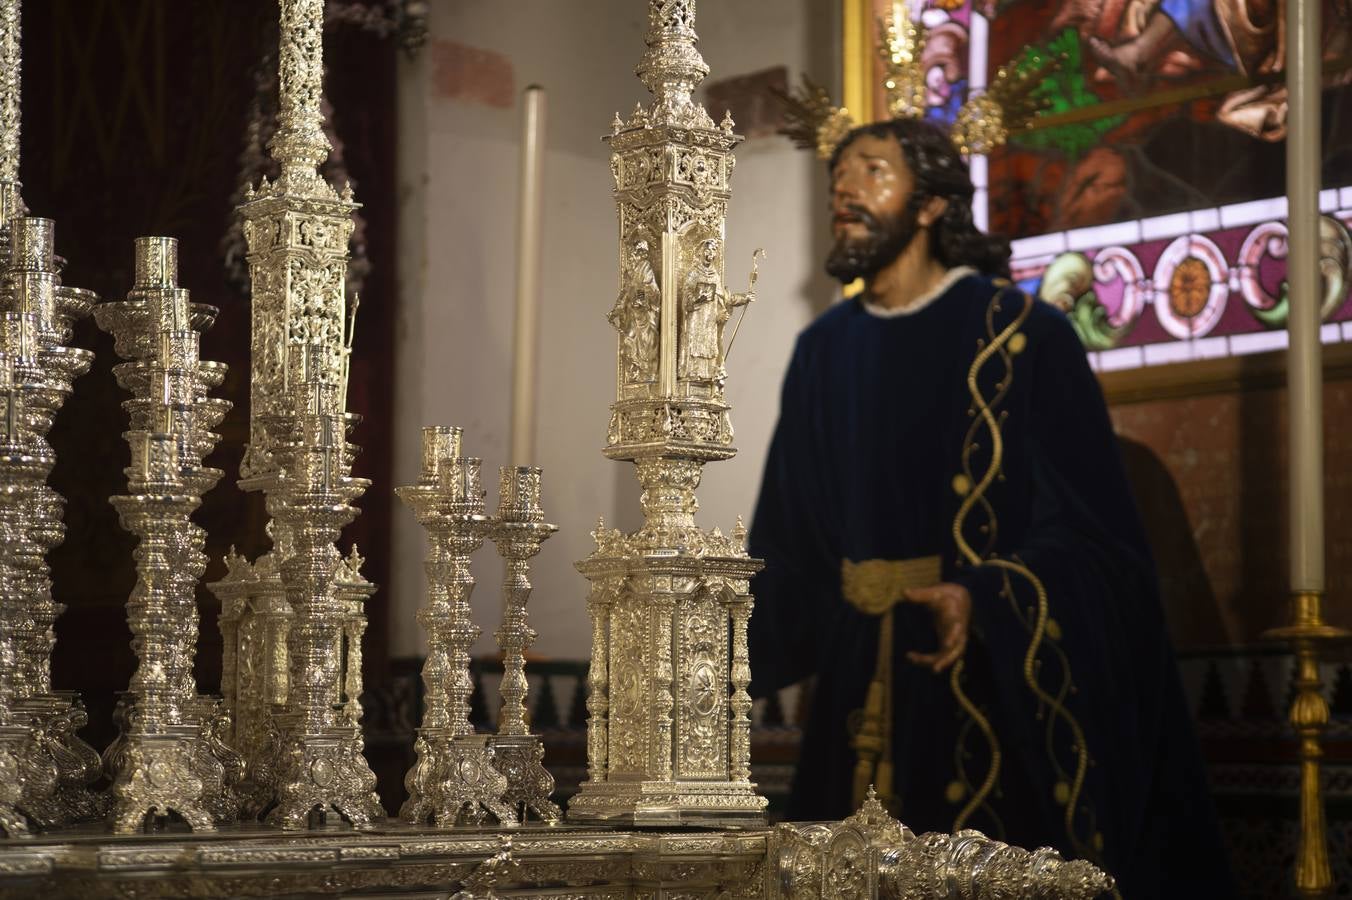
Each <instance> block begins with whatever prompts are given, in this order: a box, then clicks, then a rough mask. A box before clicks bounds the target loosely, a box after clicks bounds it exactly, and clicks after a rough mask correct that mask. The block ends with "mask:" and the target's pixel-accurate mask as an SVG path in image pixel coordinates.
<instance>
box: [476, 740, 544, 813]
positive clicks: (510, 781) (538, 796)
mask: <svg viewBox="0 0 1352 900" xmlns="http://www.w3.org/2000/svg"><path fill="white" fill-rule="evenodd" d="M488 745H489V747H491V748H492V750H493V767H494V768H495V769H497V770H498V771H499V772H501V773H502V775H503V777H504V778H506V779H507V790H506V791H504V792H503V794H502V799H503V801H504V802H505V803H506V804H507V805H508V806H509V807H510V808H511V809H513V810H514V811H515V812H516V815H517V818H518V819H519V820H521V821H522V822H525V821H527V820H528V819H529V817H530V816H531V815H532V814H533V815H535V816H536V817H538V818H539V819H540V821H542V822H546V823H548V824H550V825H557V824H558V823H559V822H560V821H561V820H562V819H563V811H562V810H560V809H559V807H558V805H557V804H555V803H554V802H553V801H552V800H550V799H549V796H550V794H553V793H554V776H553V775H550V774H549V771H548V770H547V769H545V766H544V758H545V747H544V744H543V743H541V741H540V737H539V736H538V735H534V734H523V735H502V734H500V735H494V736H493V737H491V738H489V739H488Z"/></svg>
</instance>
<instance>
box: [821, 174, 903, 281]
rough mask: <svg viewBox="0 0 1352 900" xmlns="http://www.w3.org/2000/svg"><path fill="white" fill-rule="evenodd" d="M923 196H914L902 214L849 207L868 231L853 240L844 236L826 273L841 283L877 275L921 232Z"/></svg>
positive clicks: (829, 258) (831, 254)
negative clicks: (876, 214) (873, 211)
mask: <svg viewBox="0 0 1352 900" xmlns="http://www.w3.org/2000/svg"><path fill="white" fill-rule="evenodd" d="M920 199H922V198H920V197H919V196H918V195H912V196H911V197H910V198H909V199H908V200H907V202H906V206H905V207H904V208H903V209H902V211H901V212H900V213H898V214H896V215H895V216H886V217H882V218H879V217H877V216H874V215H873V214H872V213H870V212H868V211H867V210H865V209H863V208H862V207H859V206H847V207H846V209H847V210H848V211H849V212H851V213H853V214H854V216H855V217H856V218H858V219H859V222H860V224H862V225H863V226H864V227H865V228H866V229H868V234H866V235H865V236H864V237H861V238H853V239H852V238H849V237H846V236H844V235H841V236H840V237H839V238H838V239H837V240H836V244H835V246H834V247H832V248H831V252H830V254H829V255H827V257H826V273H827V274H828V275H830V276H831V277H832V278H835V279H837V280H838V281H840V283H841V284H849V283H850V282H851V281H854V280H855V279H856V278H872V277H873V276H874V275H877V274H878V273H879V272H880V271H882V270H883V269H884V268H885V267H886V266H887V265H888V264H889V263H891V262H892V260H894V259H896V258H897V257H898V256H900V255H901V253H902V251H903V250H905V249H906V248H907V247H909V246H910V244H911V241H912V240H914V238H915V236H916V234H917V232H919V231H920V203H919V202H918V201H919V200H920Z"/></svg>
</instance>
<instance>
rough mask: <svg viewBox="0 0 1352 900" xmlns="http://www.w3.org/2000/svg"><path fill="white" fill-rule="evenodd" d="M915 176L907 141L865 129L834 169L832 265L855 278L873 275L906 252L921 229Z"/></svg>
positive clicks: (834, 272)
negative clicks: (904, 145) (907, 156)
mask: <svg viewBox="0 0 1352 900" xmlns="http://www.w3.org/2000/svg"><path fill="white" fill-rule="evenodd" d="M922 199H923V198H922V197H921V196H920V195H918V194H916V192H915V176H914V175H913V174H912V172H911V169H910V167H909V166H908V165H906V159H905V157H904V156H903V155H902V151H901V144H900V143H898V142H897V141H896V140H894V139H893V138H890V137H885V138H882V137H873V136H872V135H867V134H866V135H860V136H859V137H857V138H856V139H855V140H854V141H852V142H851V143H850V144H849V145H848V146H847V147H845V149H844V150H842V151H841V152H840V157H839V159H838V160H837V161H836V165H835V168H834V169H832V171H831V231H832V234H833V235H834V236H835V245H834V246H833V247H832V248H831V253H830V255H829V256H827V258H826V271H827V272H828V273H830V274H831V276H832V277H834V278H838V279H840V281H842V282H844V283H847V284H848V283H849V282H851V281H853V280H854V279H856V278H870V277H872V276H873V275H876V274H877V273H878V272H879V271H880V270H881V269H882V268H884V267H885V266H886V265H887V264H888V263H890V262H892V261H893V260H894V259H896V258H897V256H898V255H900V254H901V252H902V251H903V250H905V249H906V247H907V246H909V245H910V243H911V241H912V240H913V239H914V238H915V236H916V233H917V232H918V231H919V222H918V217H919V209H920V203H919V201H920V200H922Z"/></svg>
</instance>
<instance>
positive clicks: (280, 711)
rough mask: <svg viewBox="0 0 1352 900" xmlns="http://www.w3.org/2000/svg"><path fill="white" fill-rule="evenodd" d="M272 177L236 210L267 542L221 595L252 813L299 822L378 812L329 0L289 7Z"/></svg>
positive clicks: (366, 820) (232, 563)
mask: <svg viewBox="0 0 1352 900" xmlns="http://www.w3.org/2000/svg"><path fill="white" fill-rule="evenodd" d="M280 5H281V45H280V46H281V53H280V55H279V60H278V62H279V75H280V77H279V112H278V127H277V132H276V135H275V136H274V137H273V139H272V142H271V143H270V145H269V148H270V150H271V153H272V156H273V158H274V159H275V160H276V161H277V163H278V167H279V169H280V173H279V175H278V177H277V179H276V181H272V182H269V181H268V180H266V179H264V181H263V182H262V183H261V184H260V185H259V186H258V188H257V189H256V190H251V191H250V192H249V194H248V196H247V198H246V202H245V203H244V205H243V206H242V207H241V210H240V211H241V214H242V216H243V219H244V227H243V230H244V236H245V239H246V240H247V242H248V245H249V254H248V261H249V269H250V275H251V282H252V284H251V291H252V352H251V363H252V373H251V374H252V377H251V384H250V388H251V392H250V398H251V400H250V410H249V432H250V440H249V446H248V448H247V450H246V453H245V457H244V461H243V462H242V463H241V465H240V482H239V483H240V487H241V488H243V489H245V490H256V491H262V492H263V493H264V495H265V497H266V506H267V510H268V513H269V515H270V516H271V518H272V521H271V522H270V524H269V534H270V536H271V537H272V541H273V544H272V549H271V550H270V551H268V552H267V553H265V554H263V555H262V556H261V557H259V558H258V559H257V560H256V561H254V562H253V563H250V562H248V561H247V560H245V559H244V558H243V557H241V556H239V555H237V554H234V553H232V554H231V555H230V556H229V557H228V558H227V568H228V574H227V575H226V577H225V578H224V579H223V580H222V581H220V582H217V583H216V584H213V585H211V588H212V590H213V591H214V592H215V593H216V595H217V596H218V597H220V598H221V606H222V609H221V618H220V622H221V632H222V636H223V638H224V641H225V656H224V660H223V667H222V668H223V675H222V681H223V686H222V693H223V694H224V696H225V702H226V706H227V708H228V709H229V711H230V713H231V718H232V721H233V723H234V727H233V738H234V742H235V743H236V745H237V746H240V747H242V748H244V750H245V756H246V762H247V776H246V783H245V786H244V792H245V795H246V803H245V814H246V816H248V817H257V816H263V815H266V816H267V817H268V820H269V821H271V822H273V823H276V824H280V825H282V826H283V827H285V828H304V827H307V825H308V824H314V823H319V822H322V821H323V819H324V817H325V815H326V814H327V813H329V812H337V813H338V814H339V815H341V816H342V817H344V818H345V819H347V820H348V821H349V822H350V823H351V824H353V825H355V826H358V827H364V826H367V825H369V824H370V823H371V820H372V819H373V818H375V817H378V816H380V815H382V811H381V808H380V805H379V803H378V802H377V800H376V798H375V795H374V793H373V788H374V786H375V776H374V775H372V774H371V771H370V768H369V766H368V765H367V763H366V761H365V758H364V756H363V742H362V737H361V724H360V719H361V704H360V700H359V697H360V694H361V649H360V648H361V639H362V635H363V633H364V632H365V628H366V617H365V608H364V603H365V600H366V598H367V597H369V596H370V594H371V593H372V592H373V591H374V590H375V587H374V585H372V584H370V582H368V581H366V580H365V579H364V578H363V577H362V576H361V573H360V571H359V567H360V563H361V558H360V557H359V556H358V555H357V554H356V551H355V548H354V549H353V553H352V554H351V555H350V556H348V557H347V558H345V559H344V558H343V557H341V556H340V554H339V553H338V550H337V548H336V546H335V544H336V542H337V541H338V539H339V537H340V534H341V531H342V528H343V527H344V526H345V525H346V524H348V523H349V522H350V521H352V519H353V518H354V517H355V516H356V514H357V511H356V509H355V507H353V506H352V503H353V501H355V500H356V499H357V498H358V497H360V496H361V494H362V493H363V492H364V491H365V490H366V488H367V487H368V486H369V482H367V481H366V480H365V479H361V478H354V477H352V475H351V468H352V462H353V460H354V459H355V457H356V454H357V452H358V449H359V448H357V447H356V445H354V444H351V443H349V442H348V440H347V435H348V432H349V431H350V429H351V428H352V427H353V426H354V425H355V424H356V422H357V418H358V417H357V416H355V415H352V414H351V413H348V412H347V411H346V409H345V403H346V395H347V373H348V357H349V354H350V352H351V336H352V316H353V315H355V311H356V302H355V300H354V301H353V303H352V306H351V309H350V310H349V307H348V303H347V297H346V294H345V287H344V285H345V273H346V270H347V261H348V239H349V237H350V236H351V233H352V211H353V210H354V209H356V204H355V203H354V202H353V201H352V192H351V189H350V187H349V188H345V189H344V190H343V191H342V192H341V193H339V192H338V191H335V190H334V189H333V187H331V186H330V185H329V184H327V183H326V182H325V181H324V180H323V179H322V178H321V177H320V175H319V171H318V166H319V164H320V163H322V162H323V161H324V159H325V158H326V157H327V156H328V153H329V150H330V147H329V144H328V141H327V139H326V138H325V137H324V132H323V128H322V122H323V119H322V114H321V110H320V95H321V90H320V89H321V86H322V82H323V58H322V26H323V18H324V4H323V2H322V0H281V4H280Z"/></svg>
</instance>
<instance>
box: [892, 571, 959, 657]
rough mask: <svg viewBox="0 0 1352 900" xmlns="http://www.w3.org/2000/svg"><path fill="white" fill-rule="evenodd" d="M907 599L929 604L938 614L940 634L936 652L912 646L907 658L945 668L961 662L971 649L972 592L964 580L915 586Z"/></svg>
mask: <svg viewBox="0 0 1352 900" xmlns="http://www.w3.org/2000/svg"><path fill="white" fill-rule="evenodd" d="M904 597H905V599H906V600H907V601H908V602H910V603H918V604H920V605H921V606H927V607H929V610H930V612H931V613H932V614H933V616H934V630H935V632H936V633H938V635H939V649H937V650H936V651H934V652H933V653H917V652H916V651H914V650H912V651H911V652H910V653H907V654H906V658H907V659H908V660H910V661H911V662H913V663H915V664H916V665H917V666H928V667H929V668H931V669H933V670H934V671H935V672H942V671H944V670H945V669H947V668H948V667H949V666H951V665H953V663H955V662H957V661H958V660H959V659H960V658H961V657H962V653H963V651H964V650H966V649H967V631H968V627H969V626H970V625H971V622H972V595H971V594H969V593H968V592H967V588H965V587H963V586H962V585H960V584H952V583H951V582H947V581H945V582H941V583H939V584H935V585H931V586H930V587H925V588H911V589H910V590H908V591H906V593H905V595H904Z"/></svg>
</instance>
